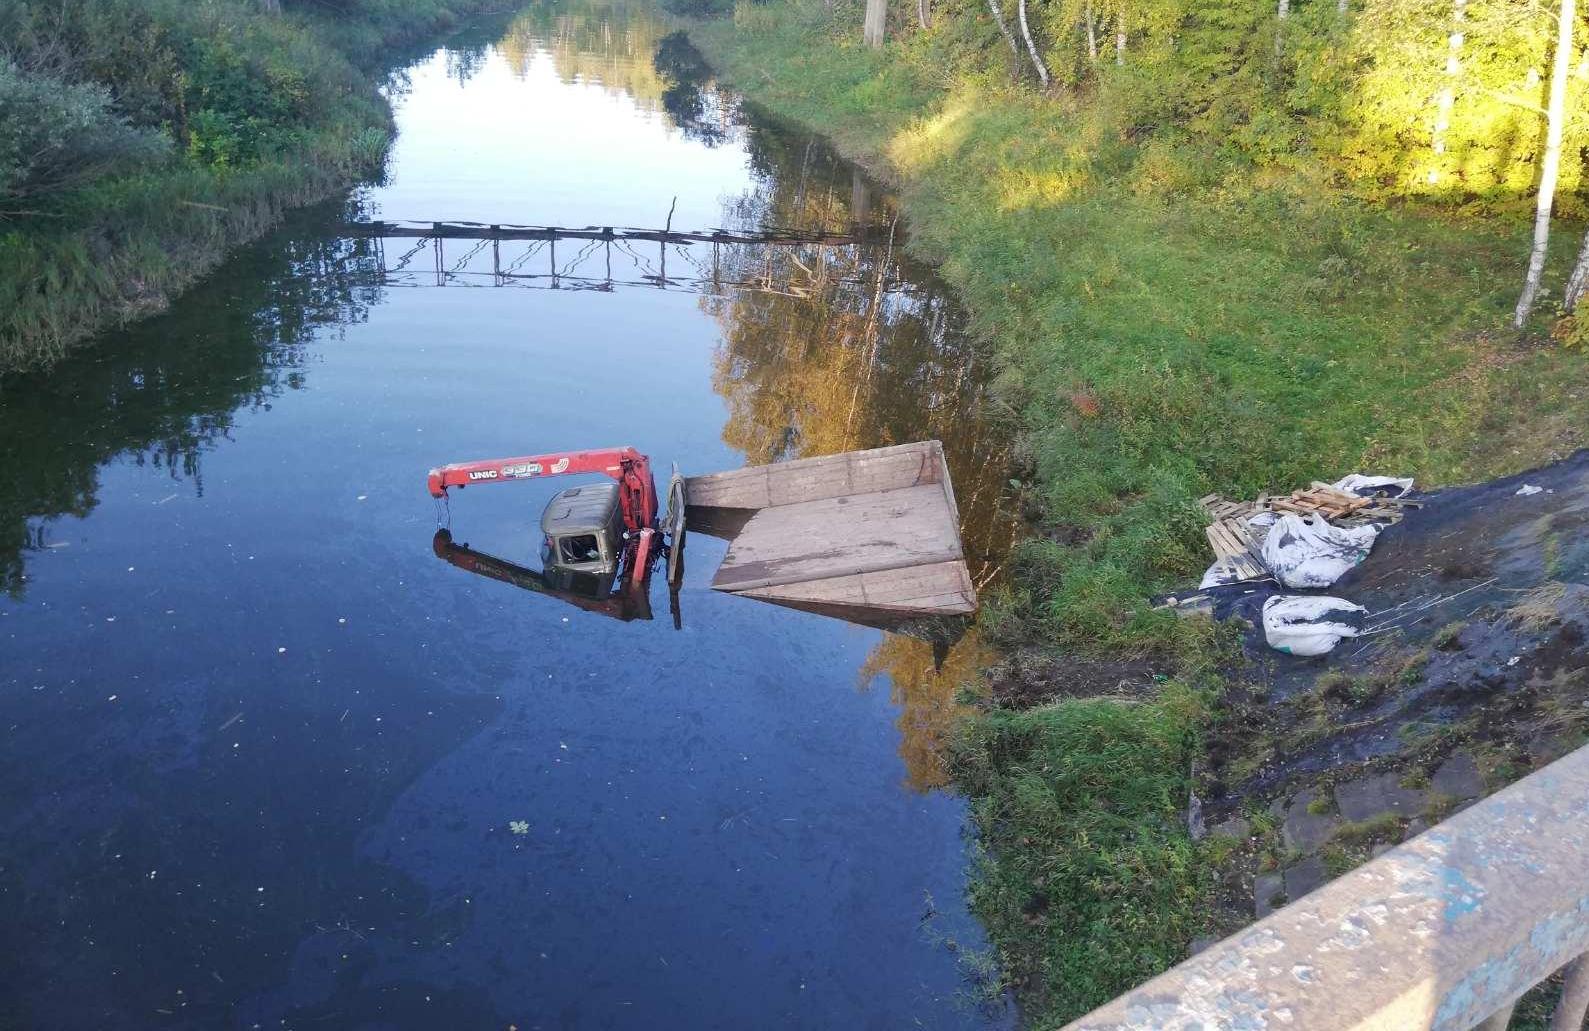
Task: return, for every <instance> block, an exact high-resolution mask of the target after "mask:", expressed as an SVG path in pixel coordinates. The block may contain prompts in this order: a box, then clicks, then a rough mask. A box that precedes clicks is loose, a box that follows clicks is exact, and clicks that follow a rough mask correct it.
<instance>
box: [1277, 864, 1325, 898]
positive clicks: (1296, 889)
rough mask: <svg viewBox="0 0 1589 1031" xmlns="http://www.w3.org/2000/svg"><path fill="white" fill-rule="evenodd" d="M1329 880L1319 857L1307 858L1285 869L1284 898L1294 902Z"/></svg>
mask: <svg viewBox="0 0 1589 1031" xmlns="http://www.w3.org/2000/svg"><path fill="white" fill-rule="evenodd" d="M1329 879H1330V875H1329V873H1328V872H1327V871H1326V870H1325V869H1324V859H1323V857H1321V856H1309V857H1308V858H1306V859H1304V860H1302V862H1300V863H1297V864H1296V865H1295V866H1288V867H1286V872H1285V877H1284V880H1285V885H1286V897H1287V898H1288V899H1290V900H1291V901H1293V902H1295V901H1296V900H1297V899H1299V898H1301V897H1302V896H1304V895H1306V894H1307V893H1308V892H1310V891H1312V890H1313V889H1314V888H1317V887H1318V886H1319V885H1321V884H1323V883H1324V882H1325V881H1327V880H1329Z"/></svg>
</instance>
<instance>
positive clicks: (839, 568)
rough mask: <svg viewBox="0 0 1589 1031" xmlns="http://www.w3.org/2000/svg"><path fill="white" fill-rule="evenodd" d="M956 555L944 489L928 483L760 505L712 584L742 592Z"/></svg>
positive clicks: (949, 558)
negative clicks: (892, 489) (804, 500)
mask: <svg viewBox="0 0 1589 1031" xmlns="http://www.w3.org/2000/svg"><path fill="white" fill-rule="evenodd" d="M962 557H963V556H962V553H961V548H960V535H959V527H958V526H957V525H956V524H955V523H954V522H953V521H952V518H951V517H950V509H949V507H948V503H947V499H946V498H945V495H944V491H943V489H942V488H941V487H940V486H938V484H936V483H930V484H923V485H921V486H918V487H908V488H905V489H903V490H895V491H885V492H881V493H874V494H860V495H855V496H851V497H838V498H824V499H822V500H819V501H808V502H804V503H801V504H796V505H780V506H777V507H773V508H767V509H763V510H762V511H760V512H757V513H756V514H755V515H754V516H752V517H751V519H750V521H749V522H747V523H746V524H745V528H744V529H743V530H742V531H740V534H739V536H738V537H737V538H736V539H735V540H734V542H733V545H732V546H731V547H730V548H729V551H728V554H727V555H726V556H725V557H724V559H723V564H722V566H721V567H720V568H719V569H718V571H717V576H716V577H714V578H713V580H712V586H713V587H715V588H717V589H719V590H726V591H744V590H750V589H752V588H757V587H768V586H771V585H774V584H791V583H802V582H806V581H810V580H822V579H826V578H829V577H834V576H848V575H853V574H857V573H867V572H879V571H882V570H888V569H901V568H905V567H909V566H918V565H928V564H932V563H937V562H948V561H955V560H958V559H960V558H962Z"/></svg>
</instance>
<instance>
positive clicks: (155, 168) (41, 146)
mask: <svg viewBox="0 0 1589 1031" xmlns="http://www.w3.org/2000/svg"><path fill="white" fill-rule="evenodd" d="M487 3H488V0H447V2H446V3H443V2H441V0H354V2H343V3H306V4H303V5H296V4H293V3H291V2H289V3H288V4H287V5H286V10H285V12H284V13H282V14H266V13H262V12H261V10H260V7H261V5H258V4H255V3H252V2H243V0H205V2H203V3H186V2H179V0H73V2H71V3H66V4H59V5H45V4H29V3H24V2H22V0H0V41H3V42H0V373H4V372H7V371H13V370H17V369H22V368H36V367H41V366H45V365H48V364H50V363H52V362H54V361H56V360H58V359H59V358H60V357H61V356H62V355H64V354H65V353H66V352H67V351H68V350H69V349H70V348H72V347H73V346H75V345H77V344H79V343H81V342H83V341H85V340H87V339H88V338H89V337H91V336H92V335H93V334H94V333H96V332H98V331H100V330H102V329H105V328H108V327H111V326H115V325H118V324H120V323H122V322H125V321H126V320H128V319H131V318H136V317H138V316H140V315H143V314H147V313H148V312H150V311H153V310H157V309H159V308H160V307H162V306H163V305H164V304H165V303H166V300H167V299H168V298H169V297H171V296H172V295H173V294H175V293H177V292H179V291H181V290H182V289H183V288H184V287H185V286H187V285H188V284H189V283H191V282H192V281H193V280H194V278H195V277H197V276H199V275H202V274H203V273H204V272H206V271H207V270H209V269H210V268H212V267H214V266H215V265H216V264H217V263H218V262H219V261H220V260H221V259H222V258H223V257H224V256H225V254H226V253H227V252H228V251H229V250H230V249H231V248H233V247H235V246H237V245H238V244H241V243H243V242H246V241H248V240H250V239H253V238H254V237H256V236H258V235H259V234H260V233H262V232H264V231H265V230H266V229H268V228H269V227H271V226H272V225H274V224H275V223H276V221H277V220H278V219H279V218H280V216H281V215H282V213H283V212H284V211H285V210H286V209H288V208H291V207H296V206H300V205H303V204H307V203H311V202H313V201H317V200H322V199H324V198H326V197H329V196H331V195H333V194H335V193H336V192H337V191H339V190H341V189H343V188H345V187H346V186H347V185H348V184H349V183H350V182H352V181H354V180H356V179H358V178H361V177H367V176H371V175H374V174H378V172H379V169H380V166H381V163H382V161H383V159H384V155H385V151H386V148H387V145H388V142H389V140H390V135H391V117H390V112H389V111H388V109H387V107H386V104H385V102H384V101H383V99H382V98H381V97H380V95H379V93H378V86H379V84H380V81H381V79H382V78H383V75H382V73H381V72H380V71H379V68H380V64H381V60H382V57H381V55H382V54H383V53H385V52H387V48H389V47H391V46H394V45H396V44H398V43H401V42H403V41H407V40H411V39H414V38H417V37H418V36H420V35H423V34H424V33H427V32H435V31H438V30H440V29H442V28H445V27H446V26H448V25H450V24H452V23H453V22H454V21H455V20H456V18H457V17H458V16H459V15H460V14H462V13H466V12H468V11H471V10H474V9H479V8H483V7H485V6H487Z"/></svg>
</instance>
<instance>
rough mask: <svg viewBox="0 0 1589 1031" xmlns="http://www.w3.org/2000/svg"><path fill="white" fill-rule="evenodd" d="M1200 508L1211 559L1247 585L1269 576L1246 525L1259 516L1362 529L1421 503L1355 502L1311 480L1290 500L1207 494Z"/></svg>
mask: <svg viewBox="0 0 1589 1031" xmlns="http://www.w3.org/2000/svg"><path fill="white" fill-rule="evenodd" d="M1198 504H1200V505H1201V506H1202V507H1203V511H1204V512H1207V513H1208V517H1209V519H1210V520H1212V522H1211V523H1210V524H1209V526H1208V527H1207V529H1205V530H1204V533H1206V534H1207V535H1208V543H1209V546H1210V547H1212V548H1213V549H1214V558H1215V560H1216V561H1219V562H1229V563H1230V564H1231V565H1232V567H1233V569H1234V571H1235V572H1236V574H1237V575H1238V577H1239V578H1240V579H1243V580H1248V579H1255V578H1257V577H1260V576H1264V575H1265V574H1266V572H1267V571H1266V569H1265V568H1264V564H1263V561H1262V560H1261V559H1260V558H1259V554H1260V552H1261V551H1262V550H1263V532H1262V531H1259V532H1257V533H1255V532H1254V531H1253V529H1252V528H1251V527H1249V526H1248V525H1247V520H1249V519H1251V518H1252V517H1253V516H1255V515H1257V514H1258V513H1259V512H1284V513H1289V514H1292V515H1302V516H1309V515H1316V516H1320V517H1322V518H1324V519H1327V520H1329V521H1330V522H1331V523H1334V524H1335V525H1337V526H1361V525H1363V524H1364V523H1368V522H1375V523H1381V524H1385V525H1389V524H1390V523H1394V522H1398V521H1399V520H1400V519H1401V516H1402V512H1403V511H1404V510H1405V509H1408V508H1418V507H1419V506H1420V505H1421V502H1417V501H1405V500H1402V499H1400V498H1372V497H1370V498H1363V497H1358V496H1357V495H1356V494H1348V493H1347V492H1346V491H1343V490H1338V489H1336V488H1335V487H1333V486H1331V485H1330V484H1328V483H1321V482H1319V481H1318V480H1315V481H1313V483H1311V484H1309V485H1308V487H1307V489H1305V490H1296V491H1292V492H1291V493H1290V494H1289V495H1270V494H1260V495H1258V497H1257V498H1256V499H1255V500H1252V501H1229V500H1227V499H1225V498H1223V497H1221V496H1220V495H1218V494H1210V495H1208V496H1207V497H1204V498H1199V499H1198Z"/></svg>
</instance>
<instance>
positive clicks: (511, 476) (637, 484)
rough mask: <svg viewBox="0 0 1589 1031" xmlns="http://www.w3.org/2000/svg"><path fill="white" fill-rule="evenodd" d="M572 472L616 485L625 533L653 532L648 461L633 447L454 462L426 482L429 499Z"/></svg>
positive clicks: (654, 496) (654, 498) (654, 497)
mask: <svg viewBox="0 0 1589 1031" xmlns="http://www.w3.org/2000/svg"><path fill="white" fill-rule="evenodd" d="M575 473H601V474H602V475H603V476H610V477H612V478H613V479H614V480H617V481H618V502H619V507H620V510H621V511H622V512H623V522H624V529H626V530H628V531H630V532H631V533H639V532H640V531H642V530H650V529H654V528H655V527H656V521H657V488H656V483H655V482H654V481H653V480H652V478H651V460H650V459H649V458H647V457H646V456H645V455H642V454H641V453H640V452H638V451H636V450H635V449H634V448H632V447H616V448H596V449H593V450H590V451H559V452H554V453H552V454H546V455H522V456H520V457H517V458H485V459H481V460H479V461H474V462H455V463H453V464H452V465H444V466H441V467H440V468H437V469H432V470H431V471H430V475H429V477H428V483H429V487H430V494H431V497H435V498H440V497H444V496H446V494H447V490H448V488H450V487H467V486H470V485H471V484H476V483H502V482H504V481H507V480H527V479H538V478H541V477H546V476H571V475H573V474H575Z"/></svg>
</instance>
